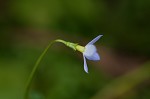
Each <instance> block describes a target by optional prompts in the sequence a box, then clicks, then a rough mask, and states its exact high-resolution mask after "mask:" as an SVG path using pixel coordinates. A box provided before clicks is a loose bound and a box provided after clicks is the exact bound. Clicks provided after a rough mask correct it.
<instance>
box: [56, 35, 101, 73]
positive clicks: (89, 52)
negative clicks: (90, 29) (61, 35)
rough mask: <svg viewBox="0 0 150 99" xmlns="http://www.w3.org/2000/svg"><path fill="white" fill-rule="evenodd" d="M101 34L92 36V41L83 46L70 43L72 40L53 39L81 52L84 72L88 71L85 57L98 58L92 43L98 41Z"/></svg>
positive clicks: (95, 59)
mask: <svg viewBox="0 0 150 99" xmlns="http://www.w3.org/2000/svg"><path fill="white" fill-rule="evenodd" d="M102 36H103V35H99V36H97V37H96V38H94V39H93V40H92V41H90V42H89V43H88V44H87V45H86V46H85V47H84V46H81V45H78V44H77V43H72V42H66V41H64V40H60V39H58V40H55V41H56V42H61V43H64V44H65V45H66V46H68V47H70V48H72V49H73V50H77V51H79V52H81V53H83V59H84V70H85V72H86V73H88V67H87V63H86V58H87V59H88V60H94V61H97V60H100V56H99V54H98V53H97V49H96V47H95V45H94V43H95V42H96V41H98V40H99V39H100V38H101V37H102Z"/></svg>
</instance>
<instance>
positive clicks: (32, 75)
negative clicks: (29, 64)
mask: <svg viewBox="0 0 150 99" xmlns="http://www.w3.org/2000/svg"><path fill="white" fill-rule="evenodd" d="M55 42H60V43H64V44H65V41H63V40H60V39H58V40H54V41H52V42H50V43H49V45H48V46H47V47H46V48H45V50H44V51H43V52H42V54H41V55H40V56H39V58H38V59H37V61H36V63H35V65H34V67H33V70H32V72H31V74H30V75H29V78H28V80H27V84H26V87H25V94H24V99H28V93H29V90H30V85H31V83H32V81H33V78H34V76H35V74H36V72H37V70H38V68H39V63H40V62H41V60H42V58H43V57H44V55H45V54H46V53H47V51H48V49H49V48H50V47H51V46H52V44H54V43H55Z"/></svg>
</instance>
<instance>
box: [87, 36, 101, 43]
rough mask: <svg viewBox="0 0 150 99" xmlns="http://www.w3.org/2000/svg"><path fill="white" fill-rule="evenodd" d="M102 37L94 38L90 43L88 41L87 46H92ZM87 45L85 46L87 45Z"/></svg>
mask: <svg viewBox="0 0 150 99" xmlns="http://www.w3.org/2000/svg"><path fill="white" fill-rule="evenodd" d="M102 36H103V35H99V36H97V37H96V38H94V39H93V40H92V41H90V42H89V43H88V44H94V43H95V42H96V41H97V40H99V39H100V38H101V37H102ZM88 44H87V45H88Z"/></svg>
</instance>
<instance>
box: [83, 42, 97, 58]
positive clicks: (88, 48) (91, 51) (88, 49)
mask: <svg viewBox="0 0 150 99" xmlns="http://www.w3.org/2000/svg"><path fill="white" fill-rule="evenodd" d="M96 50H97V49H96V47H95V46H94V45H90V44H89V45H86V46H85V51H84V52H83V55H84V56H88V57H90V56H92V55H93V54H94V53H95V52H96Z"/></svg>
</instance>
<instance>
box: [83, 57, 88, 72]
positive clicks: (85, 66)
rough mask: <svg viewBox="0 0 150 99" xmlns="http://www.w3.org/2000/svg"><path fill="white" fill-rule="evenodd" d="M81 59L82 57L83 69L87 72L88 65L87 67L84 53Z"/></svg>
mask: <svg viewBox="0 0 150 99" xmlns="http://www.w3.org/2000/svg"><path fill="white" fill-rule="evenodd" d="M83 59H84V71H85V72H86V73H88V67H87V63H86V58H85V56H84V55H83Z"/></svg>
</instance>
